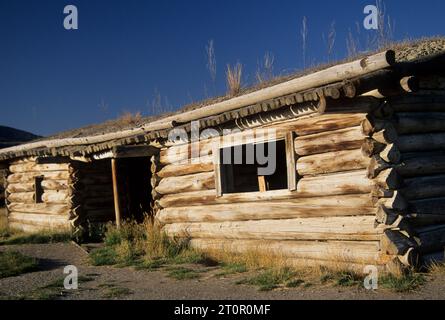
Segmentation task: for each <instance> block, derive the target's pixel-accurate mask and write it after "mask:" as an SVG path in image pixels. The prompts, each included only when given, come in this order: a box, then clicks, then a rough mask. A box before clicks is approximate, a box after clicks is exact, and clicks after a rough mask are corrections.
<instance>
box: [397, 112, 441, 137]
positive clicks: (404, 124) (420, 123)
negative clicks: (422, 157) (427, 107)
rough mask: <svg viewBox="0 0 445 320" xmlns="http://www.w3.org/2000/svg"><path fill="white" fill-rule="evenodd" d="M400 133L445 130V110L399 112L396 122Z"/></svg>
mask: <svg viewBox="0 0 445 320" xmlns="http://www.w3.org/2000/svg"><path fill="white" fill-rule="evenodd" d="M394 126H395V128H396V130H397V132H398V133H399V134H416V133H434V132H444V131H445V112H424V113H422V112H418V113H404V112H403V113H398V114H397V121H396V122H395V124H394Z"/></svg>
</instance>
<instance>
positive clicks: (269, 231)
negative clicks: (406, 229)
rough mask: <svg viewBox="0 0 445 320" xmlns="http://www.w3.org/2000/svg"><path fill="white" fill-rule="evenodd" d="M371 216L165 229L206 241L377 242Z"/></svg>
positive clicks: (180, 225) (379, 231)
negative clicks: (205, 239) (207, 239)
mask: <svg viewBox="0 0 445 320" xmlns="http://www.w3.org/2000/svg"><path fill="white" fill-rule="evenodd" d="M374 222H375V216H365V217H332V218H304V219H289V220H261V221H238V222H222V223H175V224H169V225H166V226H165V231H166V232H167V234H169V235H171V236H179V237H191V238H209V239H262V240H359V241H360V240H361V241H369V240H379V239H380V235H381V234H382V232H383V229H380V228H375V227H374Z"/></svg>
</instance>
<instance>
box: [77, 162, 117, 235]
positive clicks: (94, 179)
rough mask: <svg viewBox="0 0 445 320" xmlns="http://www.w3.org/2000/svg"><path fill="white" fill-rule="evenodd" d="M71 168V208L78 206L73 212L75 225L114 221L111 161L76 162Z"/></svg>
mask: <svg viewBox="0 0 445 320" xmlns="http://www.w3.org/2000/svg"><path fill="white" fill-rule="evenodd" d="M71 170H72V176H73V179H74V181H72V186H71V188H72V193H73V194H74V196H73V200H72V202H73V208H79V209H78V210H77V211H76V212H75V215H76V226H83V227H86V226H87V225H88V224H89V223H90V222H95V223H96V222H97V223H100V222H108V221H114V219H115V215H114V196H113V184H112V175H111V173H112V172H111V161H110V160H109V159H105V160H100V161H94V162H91V163H76V164H75V165H73V167H72V169H71Z"/></svg>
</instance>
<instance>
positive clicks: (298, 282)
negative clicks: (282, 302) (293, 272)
mask: <svg viewBox="0 0 445 320" xmlns="http://www.w3.org/2000/svg"><path fill="white" fill-rule="evenodd" d="M303 284H305V281H304V280H301V279H296V280H291V281H288V282H286V288H296V287H299V286H301V285H303Z"/></svg>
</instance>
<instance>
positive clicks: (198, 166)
mask: <svg viewBox="0 0 445 320" xmlns="http://www.w3.org/2000/svg"><path fill="white" fill-rule="evenodd" d="M202 160H205V159H202ZM211 160H213V159H211ZM213 170H214V164H213V161H211V162H205V161H203V162H201V159H200V160H199V162H198V163H186V164H179V165H176V164H170V165H167V166H165V167H164V168H162V169H161V170H160V171H159V172H158V173H157V174H158V176H159V177H161V178H169V177H179V176H186V175H190V174H196V173H203V172H210V171H213Z"/></svg>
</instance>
